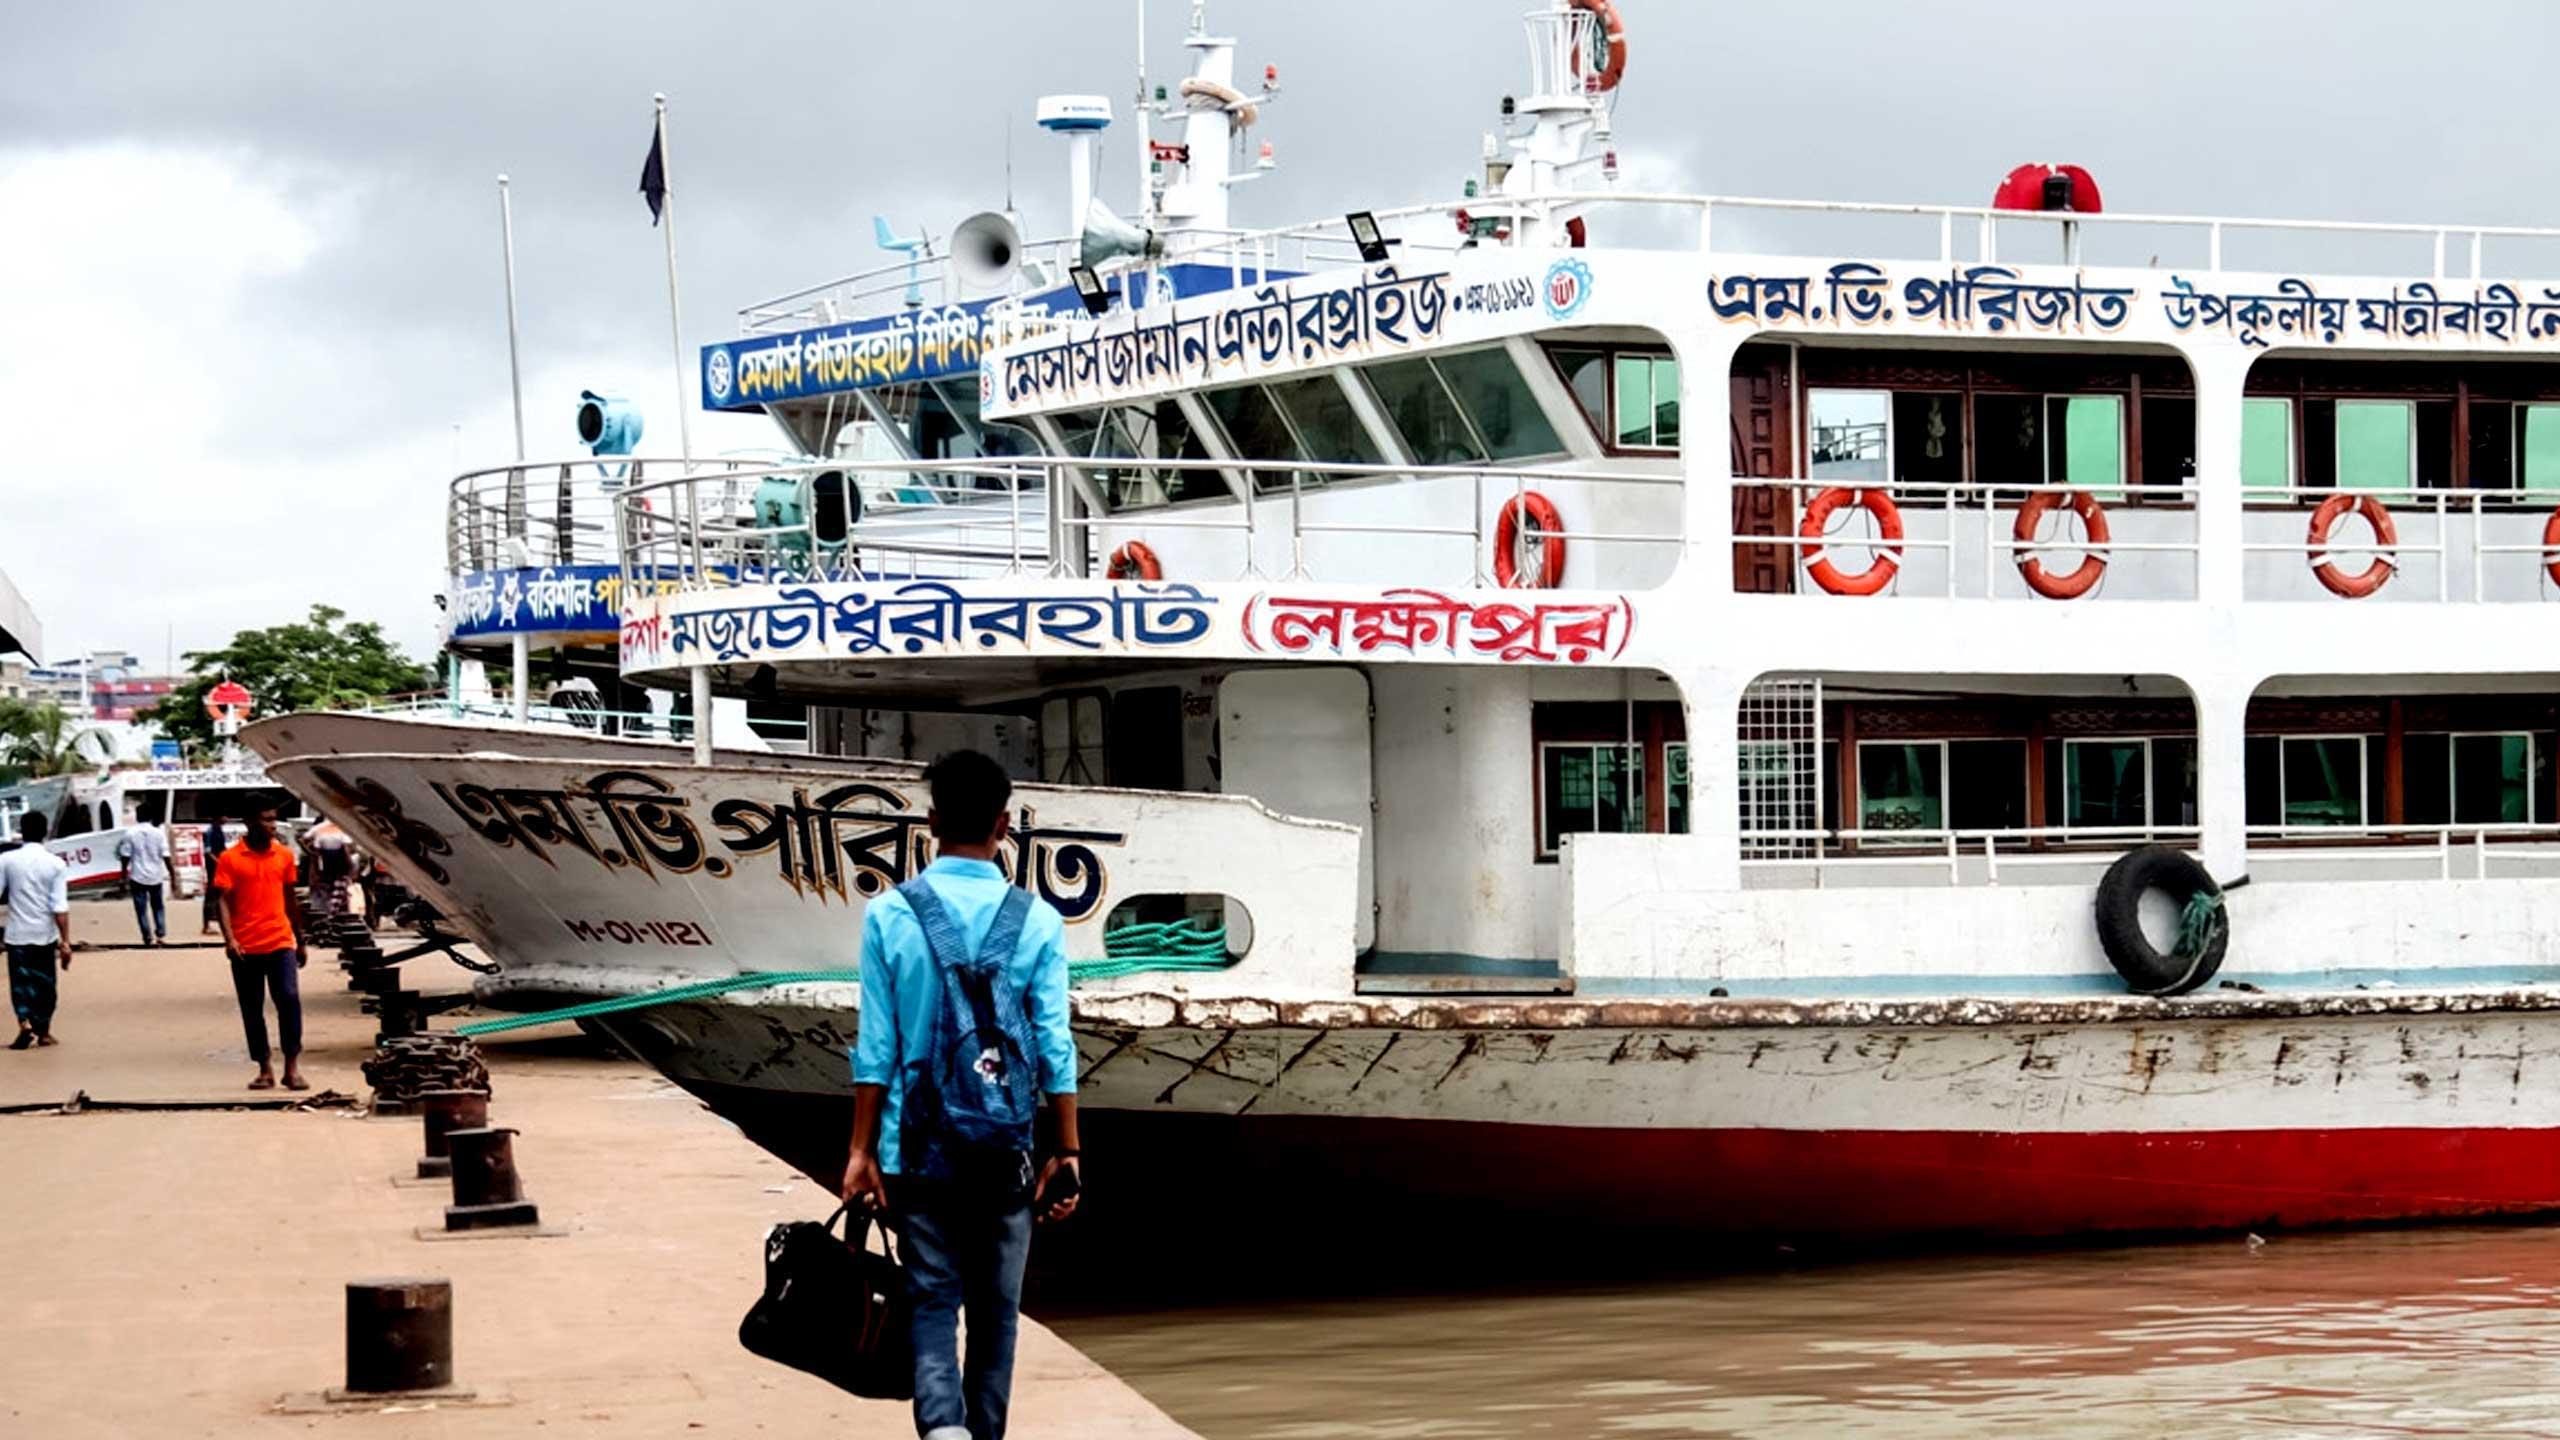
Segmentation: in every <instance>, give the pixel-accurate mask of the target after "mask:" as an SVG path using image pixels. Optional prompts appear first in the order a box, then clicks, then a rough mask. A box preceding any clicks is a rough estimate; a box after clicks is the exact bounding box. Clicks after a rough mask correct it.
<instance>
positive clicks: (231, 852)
mask: <svg viewBox="0 0 2560 1440" xmlns="http://www.w3.org/2000/svg"><path fill="white" fill-rule="evenodd" d="M294 868H295V867H294V859H293V852H292V851H291V850H289V849H287V848H286V847H285V846H283V845H281V844H278V843H277V841H276V812H275V808H274V807H273V806H261V807H260V808H259V809H257V810H256V811H254V812H252V813H251V815H250V818H249V828H248V832H247V833H246V834H244V835H243V836H242V837H241V839H240V843H239V844H237V845H234V846H232V847H231V848H230V849H228V850H225V851H223V852H222V859H221V861H220V862H219V863H218V864H217V865H216V866H215V867H214V872H213V888H212V890H211V891H209V892H208V893H210V894H212V895H215V896H218V897H219V898H220V900H221V914H222V942H223V948H224V949H226V950H228V951H229V952H230V954H231V990H232V993H233V994H234V995H236V996H238V997H239V1000H240V1028H241V1031H242V1033H244V1034H245V1035H246V1036H247V1037H248V1040H249V1058H250V1059H252V1060H255V1061H257V1062H258V1074H257V1077H256V1078H255V1079H253V1080H251V1081H250V1082H249V1088H250V1089H252V1090H273V1089H274V1088H276V1073H275V1071H274V1069H273V1068H271V1067H270V1066H269V1065H268V1063H267V1055H268V1052H267V1014H266V996H267V993H268V992H273V994H274V995H275V1001H276V1039H277V1041H278V1042H279V1043H280V1045H281V1047H282V1048H283V1050H284V1088H286V1089H287V1090H308V1089H310V1088H311V1082H310V1081H308V1080H305V1079H303V1078H302V978H301V975H300V973H299V972H300V971H301V969H302V964H303V953H302V917H301V915H300V914H298V913H297V912H296V911H295V910H294V907H293V875H294Z"/></svg>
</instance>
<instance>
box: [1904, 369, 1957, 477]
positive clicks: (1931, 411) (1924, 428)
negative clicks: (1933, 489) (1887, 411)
mask: <svg viewBox="0 0 2560 1440" xmlns="http://www.w3.org/2000/svg"><path fill="white" fill-rule="evenodd" d="M1893 478H1894V480H1895V482H1896V483H1903V482H1912V483H1917V484H1921V485H1950V486H1952V485H1961V484H1963V483H1964V397H1963V396H1961V395H1958V394H1956V393H1954V392H1952V391H1947V390H1897V391H1895V392H1893Z"/></svg>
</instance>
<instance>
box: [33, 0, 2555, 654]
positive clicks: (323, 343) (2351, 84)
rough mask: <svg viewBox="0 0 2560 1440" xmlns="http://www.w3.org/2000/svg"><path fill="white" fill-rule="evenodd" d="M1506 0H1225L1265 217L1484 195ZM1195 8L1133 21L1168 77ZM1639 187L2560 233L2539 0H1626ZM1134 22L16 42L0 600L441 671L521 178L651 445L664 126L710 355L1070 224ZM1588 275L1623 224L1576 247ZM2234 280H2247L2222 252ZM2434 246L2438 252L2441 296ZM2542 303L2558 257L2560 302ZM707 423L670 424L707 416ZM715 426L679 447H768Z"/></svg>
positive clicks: (91, 37) (133, 15)
mask: <svg viewBox="0 0 2560 1440" xmlns="http://www.w3.org/2000/svg"><path fill="white" fill-rule="evenodd" d="M1525 8H1527V0H1392V3H1386V0H1250V3H1247V0H1224V3H1219V4H1216V5H1214V6H1213V7H1212V12H1211V18H1212V21H1213V22H1214V23H1215V25H1216V27H1217V28H1219V29H1221V30H1224V31H1227V32H1229V33H1235V34H1238V35H1240V37H1241V38H1242V41H1243V44H1242V46H1241V47H1240V50H1239V52H1238V54H1239V60H1240V62H1241V69H1242V71H1243V73H1246V74H1251V73H1256V72H1258V70H1259V68H1260V66H1262V65H1263V64H1265V63H1270V64H1276V65H1278V66H1279V68H1280V75H1281V80H1282V82H1283V85H1284V90H1285V96H1286V98H1285V99H1284V101H1283V102H1282V103H1281V104H1279V105H1278V106H1275V107H1274V108H1273V109H1272V110H1271V111H1269V112H1268V113H1267V114H1266V116H1265V119H1264V123H1263V126H1262V127H1261V133H1262V135H1263V138H1266V139H1269V140H1271V141H1272V142H1273V143H1274V144H1275V146H1276V147H1277V151H1278V157H1279V160H1280V164H1281V168H1280V170H1279V172H1278V173H1277V174H1276V175H1274V176H1273V177H1271V178H1269V179H1267V180H1265V181H1262V182H1258V183H1257V184H1255V185H1253V186H1250V187H1248V188H1246V189H1245V190H1243V191H1241V192H1240V195H1239V204H1238V207H1237V212H1236V213H1237V220H1238V223H1241V224H1247V225H1259V224H1279V223H1285V222H1289V221H1295V220H1300V219H1308V218H1313V217H1316V216H1320V215H1328V214H1338V213H1340V212H1342V211H1344V210H1347V209H1356V208H1362V207H1385V206H1388V205H1392V204H1396V203H1400V202H1408V201H1414V200H1421V199H1429V198H1437V197H1438V196H1440V195H1443V194H1451V193H1454V192H1455V189H1456V186H1457V183H1458V181H1459V180H1460V179H1461V178H1463V176H1464V175H1465V174H1466V173H1467V171H1468V170H1469V169H1470V167H1471V166H1472V164H1473V161H1474V158H1475V155H1476V153H1477V145H1478V136H1479V135H1480V133H1481V132H1482V131H1483V130H1484V129H1485V128H1487V126H1488V125H1489V124H1490V122H1491V118H1492V113H1493V107H1494V104H1495V102H1496V100H1497V99H1498V98H1499V97H1500V96H1501V95H1502V94H1503V93H1504V92H1505V91H1506V90H1510V89H1514V88H1517V86H1518V85H1519V83H1520V69H1521V59H1520V57H1521V53H1522V52H1521V46H1520V40H1519V34H1520V30H1519V25H1518V20H1517V16H1518V14H1519V12H1520V11H1521V10H1523V9H1525ZM1188 11H1189V6H1188V5H1187V4H1186V3H1181V0H1152V3H1151V4H1150V5H1149V6H1148V8H1147V32H1148V38H1149V42H1150V54H1149V61H1150V64H1151V67H1152V69H1153V74H1154V78H1157V79H1160V80H1163V81H1165V82H1167V83H1170V82H1171V81H1173V80H1175V79H1178V78H1179V77H1180V75H1181V73H1182V62H1183V58H1184V57H1183V55H1182V53H1181V51H1180V48H1179V47H1180V39H1181V35H1182V33H1183V29H1184V26H1185V23H1186V17H1187V15H1188ZM1623 13H1624V15H1625V18H1626V23H1627V26H1628V30H1629V34H1630V38H1631V42H1632V43H1631V64H1630V66H1629V68H1628V72H1627V80H1626V86H1625V89H1624V91H1623V92H1622V100H1621V103H1620V106H1619V110H1618V127H1619V147H1620V149H1621V150H1622V152H1624V155H1625V158H1626V165H1627V170H1628V174H1627V176H1626V178H1625V180H1624V181H1623V182H1622V183H1623V184H1625V185H1626V186H1629V187H1632V188H1642V189H1673V188H1679V189H1694V190H1705V191H1713V192H1717V193H1723V194H1743V195H1789V196H1808V197H1820V198H1854V199H1868V200H1890V201H1925V202H1942V203H1944V202H1952V203H1968V204H1974V203H1981V202H1983V201H1985V200H1987V199H1988V198H1989V194H1990V191H1991V188H1992V186H1993V185H1994V184H1995V183H1996V182H1997V180H1998V179H1999V177H2000V175H2001V174H2002V173H2003V172H2005V171H2006V170H2007V169H2008V168H2009V167H2010V166H2011V165H2014V164H2016V163H2018V162H2020V161H2023V160H2037V159H2042V160H2070V161H2076V162H2078V163H2080V164H2083V165H2086V166H2088V167H2089V168H2090V169H2091V170H2092V171H2094V172H2095V173H2096V175H2097V176H2098V178H2099V180H2100V181H2101V183H2102V184H2103V186H2104V187H2105V193H2106V198H2107V203H2108V207H2109V208H2110V209H2117V210H2140V211H2147V212H2153V213H2178V212H2184V213H2194V212H2217V213H2230V214H2285V215H2303V216H2315V217H2332V218H2348V219H2369V220H2448V221H2459V220H2468V221H2472V222H2474V223H2495V224H2544V225H2554V224H2560V184H2555V183H2554V182H2555V180H2560V174H2556V173H2555V172H2560V148H2555V147H2554V146H2552V144H2551V143H2550V140H2551V135H2552V130H2553V121H2552V119H2551V116H2550V112H2549V101H2548V97H2547V87H2546V86H2545V85H2544V84H2543V83H2542V80H2541V77H2542V76H2543V75H2544V74H2545V73H2546V72H2547V71H2548V69H2549V68H2550V66H2551V64H2552V62H2553V61H2554V60H2555V59H2560V43H2556V42H2560V4H2555V3H2549V0H2515V3H2506V4H2499V3H2489V0H2431V3H2427V4H2424V5H2417V4H2411V3H2407V0H2392V3H2382V0H2332V3H2322V4H2311V3H2306V0H2291V3H2280V0H2149V3H2142V4H2099V3H2074V0H2007V3H1994V0H1967V3H1954V0H1946V3H1933V0H1786V3H1770V0H1756V3H1749V4H1743V3H1725V0H1624V4H1623ZM1136 14H1137V7H1136V5H1135V4H1134V3H1133V0H1049V3H1041V4H1032V3H1018V0H942V3H940V4H938V5H929V6H914V5H894V6H893V5H890V4H886V3H882V0H764V3H759V4H752V5H749V4H736V3H724V4H718V5H714V4H709V3H695V4H677V3H669V0H624V3H617V4H612V5H605V4H584V5H572V4H552V3H534V4H528V3H523V0H509V3H474V0H438V3H435V4H432V5H428V4H414V3H412V4H389V3H361V4H350V3H347V0H313V3H291V4H287V3H270V0H228V3H222V4H206V3H201V0H185V3H177V0H172V3H167V4H159V5H147V4H139V3H120V0H95V3H82V4H76V5H43V6H38V5H34V4H19V5H15V6H12V7H11V10H10V12H9V14H8V18H7V20H6V23H5V26H0V36H5V43H0V437H5V444H6V451H5V453H6V456H7V460H6V469H5V472H0V570H5V571H6V572H7V573H8V574H9V575H10V576H11V577H12V578H14V579H15V580H16V581H17V583H18V585H19V588H20V589H22V590H23V591H24V592H25V593H26V595H27V598H28V599H29V600H30V601H31V602H32V603H33V604H34V606H35V607H36V609H37V611H38V613H39V614H40V615H41V617H42V618H43V620H44V622H45V626H46V634H47V642H48V643H47V648H48V650H49V651H51V652H52V653H53V654H55V655H57V656H68V655H71V654H74V653H77V652H80V651H83V650H87V649H90V648H93V647H108V646H115V647H124V648H130V649H133V650H136V651H139V652H141V653H142V654H144V655H145V656H146V657H152V658H157V657H159V656H160V655H161V654H162V652H163V651H164V650H165V649H167V648H169V647H170V646H171V644H172V639H173V637H174V646H175V648H176V649H178V650H185V649H190V648H199V647H203V646H206V645H211V644H216V643H219V642H220V641H222V640H224V639H226V638H228V637H229V635H230V634H231V633H232V632H233V631H235V630H237V629H239V628H242V627H245V626H252V625H263V624H269V623H274V622H276V621H280V620H283V619H287V618H290V617H293V616H296V615H299V614H300V613H301V612H302V611H303V610H304V609H305V608H306V607H307V606H308V605H309V604H311V603H312V602H314V601H325V602H327V603H329V604H333V605H337V606H339V607H341V608H343V609H345V610H347V611H349V612H351V613H353V614H354V615H356V616H359V617H362V618H371V619H377V620H380V621H382V622H383V623H384V624H385V625H386V626H387V627H388V628H389V629H390V630H391V632H392V633H393V634H394V635H395V636H396V637H398V638H399V639H400V640H401V641H402V642H403V643H405V644H406V645H408V646H409V647H410V648H411V649H412V650H413V651H416V652H420V653H423V652H424V651H425V650H426V648H427V647H428V646H429V645H430V644H431V643H432V638H433V634H434V612H433V609H432V606H431V597H432V596H433V594H434V593H435V592H436V591H437V590H438V589H439V588H440V586H441V580H440V577H439V574H438V572H439V571H440V569H441V567H442V538H441V525H442V513H443V510H442V507H443V497H444V493H445V484H446V481H447V480H448V479H449V478H450V476H451V475H452V474H453V473H454V472H455V471H456V470H457V469H460V468H465V467H469V466H473V465H480V464H490V463H497V462H501V461H503V460H505V459H506V458H508V457H509V455H510V454H511V452H512V440H511V437H510V430H509V421H508V405H507V375H506V337H505V327H504V311H503V304H502V291H501V288H500V269H499V250H498V231H497V211H496V200H495V194H494V189H493V178H494V177H495V176H496V175H497V173H498V172H500V171H502V170H503V171H506V172H508V173H510V174H511V175H512V176H513V177H514V181H515V195H516V222H517V224H516V241H517V259H518V276H519V284H520V290H521V301H522V311H523V338H524V354H525V362H526V406H527V412H528V419H527V427H528V430H529V432H530V444H531V448H532V450H533V452H534V454H535V455H536V456H551V455H562V454H566V453H570V452H572V451H573V450H574V440H575V437H574V435H573V434H572V432H571V428H570V420H571V414H572V410H573V407H574V403H575V396H576V394H577V392H578V390H579V389H580V388H582V387H593V388H596V389H599V390H605V391H609V392H619V393H623V394H627V395H629V396H631V397H632V398H633V399H635V400H636V401H638V402H639V403H640V404H641V406H642V407H643V410H644V413H645V415H646V418H647V423H648V437H647V441H646V442H645V444H644V446H643V448H644V449H645V450H647V451H649V452H651V453H672V452H673V450H674V449H675V440H676V416H675V409H674V407H675V404H676V395H677V386H676V381H675V378H674V374H673V368H672V362H671V360H670V357H669V354H668V347H667V314H666V290H665V280H664V272H663V259H662V254H661V251H660V249H659V244H658V237H657V236H656V235H655V234H653V233H652V231H651V230H650V227H649V219H648V213H647V210H646V209H645V207H644V206H643V205H642V203H641V201H640V199H639V197H638V196H637V194H636V193H634V192H635V186H636V183H637V179H638V173H639V169H640V163H641V159H642V157H643V155H644V154H645V152H646V150H647V146H648V138H649V123H650V106H649V97H650V93H651V92H652V91H653V90H664V91H666V92H667V94H668V96H669V101H670V106H671V117H672V118H671V121H670V127H671V135H672V142H671V147H670V148H671V151H672V166H673V177H672V183H673V186H674V189H675V193H676V205H677V219H678V223H679V225H680V227H681V229H680V235H679V238H680V241H681V248H682V253H681V260H682V281H683V286H684V300H685V315H684V322H685V338H686V342H687V344H688V346H691V345H694V344H697V343H700V342H702V341H707V340H712V339H716V338H720V337H722V336H725V335H727V334H729V333H731V332H732V330H733V328H734V323H735V321H734V316H735V312H736V310H737V309H738V308H739V307H740V306H742V305H744V304H747V303H750V302H752V301H755V300H758V299H762V298H765V297H768V296H771V295H776V294H779V293H782V292H784V291H787V290H792V289H796V288H798V287H800V286H803V285H808V284H813V283H816V282H818V281H821V280H825V279H829V278H832V277H834V276H837V275H841V274H845V273H848V272H850V271H853V270H856V269H860V268H864V267H866V266H869V265H872V264H875V263H877V262H878V261H880V260H881V259H882V258H883V257H882V256H881V255H880V254H879V252H877V251H876V250H875V249H874V248H873V247H872V244H871V220H870V217H871V216H872V214H873V213H875V212H881V213H886V214H887V215H888V216H889V217H890V218H891V219H892V221H893V222H895V223H896V224H897V225H898V226H899V227H900V228H901V229H903V230H912V229H914V228H917V227H918V226H924V227H927V228H930V229H932V230H933V231H935V232H936V233H941V232H945V231H947V230H948V229H949V227H950V226H951V224H952V223H953V222H954V221H956V220H958V219H959V218H960V217H962V216H963V215H965V214H967V213H969V212H971V211H974V210H978V209H983V208H989V207H992V206H995V205H997V204H1000V203H1001V201H1002V200H1003V198H1004V194H1003V185H1004V156H1005V150H1006V141H1007V137H1008V136H1010V137H1011V144H1012V153H1013V158H1014V166H1015V182H1014V183H1015V198H1016V203H1017V205H1018V207H1019V208H1020V209H1021V210H1022V211H1024V212H1025V214H1026V216H1027V217H1028V220H1029V223H1030V228H1031V229H1032V230H1033V231H1034V232H1035V233H1041V234H1047V233H1055V232H1056V231H1058V230H1061V229H1063V228H1064V211H1065V201H1064V182H1063V170H1064V166H1063V162H1062V158H1061V155H1060V152H1059V151H1058V149H1057V148H1056V146H1055V145H1054V143H1053V142H1051V141H1050V140H1049V139H1048V138H1047V137H1045V136H1043V135H1041V134H1040V133H1039V132H1038V131H1037V130H1036V129H1034V128H1033V127H1032V125H1031V123H1030V117H1031V105H1032V100H1033V98H1034V97H1035V96H1037V95H1039V94H1041V93H1044V92H1046V91H1054V90H1079V91H1097V92H1103V93H1107V94H1109V95H1110V96H1111V97H1112V98H1113V100H1114V103H1115V106H1116V108H1117V110H1118V113H1119V115H1120V117H1121V125H1120V126H1119V127H1118V128H1117V129H1115V130H1114V131H1112V132H1111V134H1110V136H1109V137H1107V138H1106V142H1105V153H1104V157H1103V159H1104V174H1103V177H1102V181H1101V186H1100V190H1099V193H1100V194H1101V195H1102V196H1103V197H1104V198H1105V199H1106V200H1108V201H1110V202H1111V203H1112V204H1113V205H1115V206H1117V207H1118V208H1120V209H1121V210H1122V211H1123V212H1124V213H1125V212H1126V211H1128V210H1129V209H1130V208H1132V207H1131V203H1130V202H1131V194H1132V191H1133V189H1134V183H1133V179H1134V172H1135V164H1134V160H1133V159H1132V156H1131V154H1130V152H1129V150H1128V149H1127V148H1126V147H1127V145H1128V143H1129V138H1128V137H1129V131H1128V126H1127V117H1128V98H1129V92H1130V88H1131V84H1132V78H1133V64H1134V61H1133V52H1134V50H1135V47H1136V29H1137V26H1136ZM1597 239H1598V240H1599V242H1600V243H1606V239H1607V236H1606V235H1605V234H1603V235H1601V236H1599V237H1597ZM2235 263H2236V262H2235ZM2423 264H2424V257H2423V256H2422V255H2413V256H2412V269H2413V270H2417V271H2419V272H2420V273H2423V268H2422V267H2423ZM2555 271H2560V266H2554V267H2550V268H2549V269H2548V270H2546V272H2545V273H2553V272H2555ZM689 394H690V392H689V391H688V396H689ZM772 433H773V432H771V431H770V429H769V428H768V427H767V426H766V425H765V424H764V422H762V421H759V420H752V419H749V420H740V419H735V418H730V417H708V418H706V419H698V420H697V424H696V435H695V440H696V447H697V449H700V450H704V451H709V452H716V451H719V450H722V449H735V448H745V447H761V446H767V445H770V444H772V443H773V440H772Z"/></svg>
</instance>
